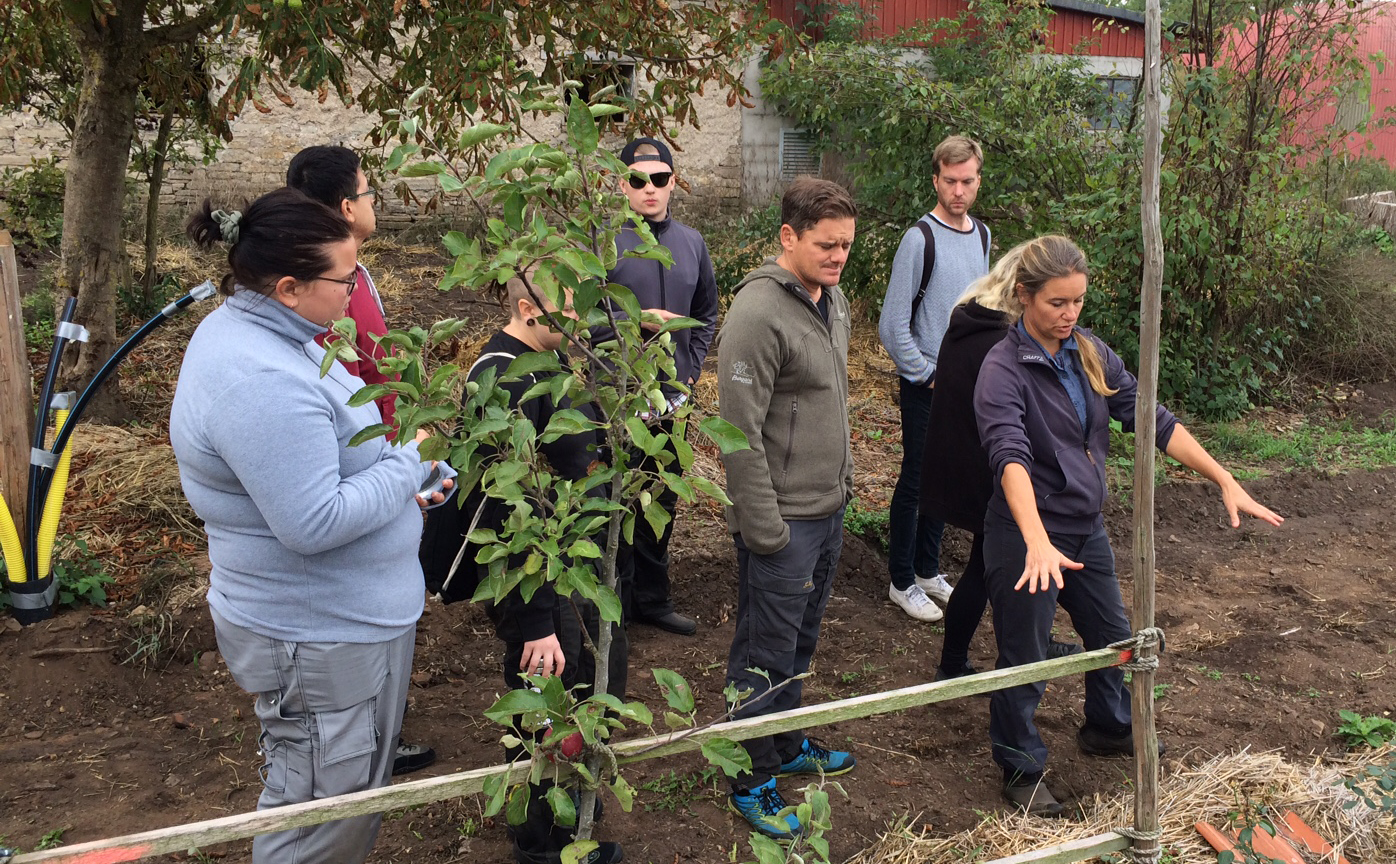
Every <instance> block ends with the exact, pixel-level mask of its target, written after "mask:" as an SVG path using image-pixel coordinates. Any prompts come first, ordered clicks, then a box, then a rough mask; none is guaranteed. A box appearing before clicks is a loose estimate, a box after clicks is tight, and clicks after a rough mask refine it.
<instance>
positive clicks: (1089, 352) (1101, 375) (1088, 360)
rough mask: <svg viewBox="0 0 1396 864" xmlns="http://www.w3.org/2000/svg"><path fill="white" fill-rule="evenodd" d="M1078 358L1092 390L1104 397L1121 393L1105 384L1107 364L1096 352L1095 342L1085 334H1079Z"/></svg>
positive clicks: (1077, 342) (1077, 341) (1077, 343)
mask: <svg viewBox="0 0 1396 864" xmlns="http://www.w3.org/2000/svg"><path fill="white" fill-rule="evenodd" d="M1076 356H1077V358H1078V359H1080V361H1081V369H1082V371H1084V372H1085V373H1086V380H1087V381H1089V382H1091V389H1092V390H1094V391H1095V392H1097V393H1099V394H1100V395H1102V396H1114V395H1115V394H1116V393H1118V392H1120V391H1119V390H1118V389H1116V390H1112V389H1110V385H1108V384H1106V383H1105V364H1104V363H1103V362H1101V359H1100V352H1099V351H1097V350H1096V347H1095V340H1094V339H1093V338H1092V337H1090V336H1086V335H1085V334H1078V335H1077V337H1076Z"/></svg>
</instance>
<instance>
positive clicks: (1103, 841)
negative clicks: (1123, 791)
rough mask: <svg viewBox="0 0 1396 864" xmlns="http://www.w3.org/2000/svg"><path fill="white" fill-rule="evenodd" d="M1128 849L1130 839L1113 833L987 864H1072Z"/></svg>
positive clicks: (1022, 853) (1060, 844) (999, 859)
mask: <svg viewBox="0 0 1396 864" xmlns="http://www.w3.org/2000/svg"><path fill="white" fill-rule="evenodd" d="M1128 848H1129V838H1127V837H1125V836H1123V835H1120V834H1116V833H1115V832H1114V831H1111V832H1109V833H1108V834H1097V835H1095V836H1094V837H1082V838H1081V839H1080V840H1070V841H1068V842H1066V843H1059V844H1057V845H1056V846H1048V847H1047V848H1046V849H1035V850H1033V851H1031V852H1021V853H1019V854H1017V855H1010V856H1009V857H1007V858H998V859H995V860H993V861H988V862H986V864H1072V862H1075V861H1089V860H1091V859H1092V858H1096V857H1098V856H1100V855H1104V854H1105V853H1107V852H1119V851H1120V850H1121V849H1128Z"/></svg>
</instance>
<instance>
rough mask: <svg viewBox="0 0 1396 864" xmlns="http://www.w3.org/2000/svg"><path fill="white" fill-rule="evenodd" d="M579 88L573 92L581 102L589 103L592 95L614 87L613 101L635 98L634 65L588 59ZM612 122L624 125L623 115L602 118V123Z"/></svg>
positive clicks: (632, 63) (601, 59)
mask: <svg viewBox="0 0 1396 864" xmlns="http://www.w3.org/2000/svg"><path fill="white" fill-rule="evenodd" d="M578 80H580V81H581V82H582V86H581V88H579V89H578V90H575V91H571V90H569V91H568V92H569V93H573V92H575V93H576V94H577V95H579V96H581V97H582V99H583V101H586V102H590V101H591V98H592V94H594V93H599V92H601V91H602V90H604V89H606V88H607V87H610V86H612V85H615V88H616V90H615V96H614V97H612V98H614V99H618V100H621V101H624V100H628V99H632V98H634V96H635V63H634V61H632V60H619V59H614V58H598V57H588V58H587V64H586V68H585V69H583V70H582V74H581V77H580V78H579V79H578ZM607 121H609V122H613V123H616V124H617V125H620V124H623V123H625V114H624V113H621V114H612V115H610V116H608V117H603V118H602V122H607Z"/></svg>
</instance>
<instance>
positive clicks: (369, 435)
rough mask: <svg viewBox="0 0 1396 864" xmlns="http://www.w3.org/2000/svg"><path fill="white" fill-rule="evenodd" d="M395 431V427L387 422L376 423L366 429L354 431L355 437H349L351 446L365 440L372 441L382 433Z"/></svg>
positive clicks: (355, 445)
mask: <svg viewBox="0 0 1396 864" xmlns="http://www.w3.org/2000/svg"><path fill="white" fill-rule="evenodd" d="M392 431H393V427H392V426H389V425H388V424H387V423H374V424H373V425H372V426H368V427H366V428H364V429H360V430H359V431H358V432H356V433H354V437H353V438H350V439H349V446H350V447H357V446H359V445H360V444H362V443H364V442H365V441H372V440H373V439H374V438H377V437H378V436H380V435H387V434H388V433H390V432H392Z"/></svg>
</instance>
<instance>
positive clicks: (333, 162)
mask: <svg viewBox="0 0 1396 864" xmlns="http://www.w3.org/2000/svg"><path fill="white" fill-rule="evenodd" d="M286 185H287V186H290V187H291V188H292V189H299V190H301V191H302V192H304V193H305V194H307V195H309V196H310V197H311V198H314V199H315V200H316V201H319V202H320V203H321V204H326V205H329V206H330V207H332V208H334V209H335V210H338V209H339V204H340V202H341V201H343V200H344V199H345V198H349V197H350V196H352V195H354V194H355V193H356V192H358V191H359V188H358V187H359V154H357V153H355V152H354V151H353V150H350V149H349V148H348V147H338V146H333V145H326V144H321V145H316V146H314V147H307V148H305V149H304V150H302V151H301V152H299V153H297V154H296V155H295V156H293V157H292V158H291V164H290V165H289V166H288V167H287V168H286Z"/></svg>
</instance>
